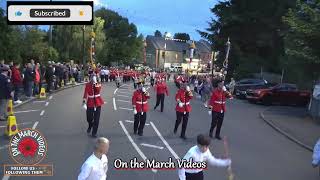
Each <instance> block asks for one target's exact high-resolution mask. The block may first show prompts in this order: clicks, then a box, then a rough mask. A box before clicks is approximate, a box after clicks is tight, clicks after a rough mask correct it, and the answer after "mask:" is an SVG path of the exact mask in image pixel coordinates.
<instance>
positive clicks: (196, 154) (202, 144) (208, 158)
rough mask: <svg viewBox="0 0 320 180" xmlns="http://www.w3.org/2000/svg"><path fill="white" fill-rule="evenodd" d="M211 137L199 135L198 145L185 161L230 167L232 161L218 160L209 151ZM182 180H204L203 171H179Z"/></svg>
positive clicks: (192, 149) (186, 156) (191, 150)
mask: <svg viewBox="0 0 320 180" xmlns="http://www.w3.org/2000/svg"><path fill="white" fill-rule="evenodd" d="M210 141H211V140H210V137H206V136H204V135H202V134H200V135H198V137H197V143H198V145H196V146H193V147H192V148H190V149H189V151H188V152H187V154H186V155H185V156H184V158H183V159H185V160H188V161H189V160H191V159H192V161H193V162H207V163H208V164H210V165H212V166H219V167H228V166H230V165H231V160H230V159H216V158H215V157H214V156H213V155H212V154H211V152H210V150H209V145H210ZM179 179H180V180H203V169H184V168H182V169H179Z"/></svg>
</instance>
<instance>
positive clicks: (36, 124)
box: [32, 121, 39, 129]
mask: <svg viewBox="0 0 320 180" xmlns="http://www.w3.org/2000/svg"><path fill="white" fill-rule="evenodd" d="M38 124H39V121H36V122H35V123H34V125H33V126H32V129H35V128H36V127H37V126H38Z"/></svg>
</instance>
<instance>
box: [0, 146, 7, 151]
mask: <svg viewBox="0 0 320 180" xmlns="http://www.w3.org/2000/svg"><path fill="white" fill-rule="evenodd" d="M8 147H9V145H4V146H2V147H0V150H2V149H6V148H8Z"/></svg>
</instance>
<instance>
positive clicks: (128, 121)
mask: <svg viewBox="0 0 320 180" xmlns="http://www.w3.org/2000/svg"><path fill="white" fill-rule="evenodd" d="M125 121H126V122H127V123H134V121H130V120H125ZM145 125H146V126H150V124H148V123H146V124H145Z"/></svg>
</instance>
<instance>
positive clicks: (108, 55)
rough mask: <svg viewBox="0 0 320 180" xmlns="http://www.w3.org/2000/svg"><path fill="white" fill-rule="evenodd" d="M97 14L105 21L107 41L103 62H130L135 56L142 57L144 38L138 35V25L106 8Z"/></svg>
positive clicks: (102, 55) (104, 28)
mask: <svg viewBox="0 0 320 180" xmlns="http://www.w3.org/2000/svg"><path fill="white" fill-rule="evenodd" d="M95 15H96V16H97V17H100V18H102V19H103V20H104V21H105V23H104V27H103V30H104V33H105V36H106V41H105V43H104V47H103V49H104V51H103V54H101V57H103V59H102V63H104V64H110V63H111V62H118V63H123V64H128V63H130V61H131V60H132V59H134V58H136V59H142V58H141V54H142V47H143V39H141V37H138V31H137V27H136V26H135V25H134V24H133V23H129V21H128V19H127V18H125V17H122V16H120V15H119V14H118V13H116V12H114V11H111V10H107V9H105V8H102V9H99V10H97V11H96V12H95Z"/></svg>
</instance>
